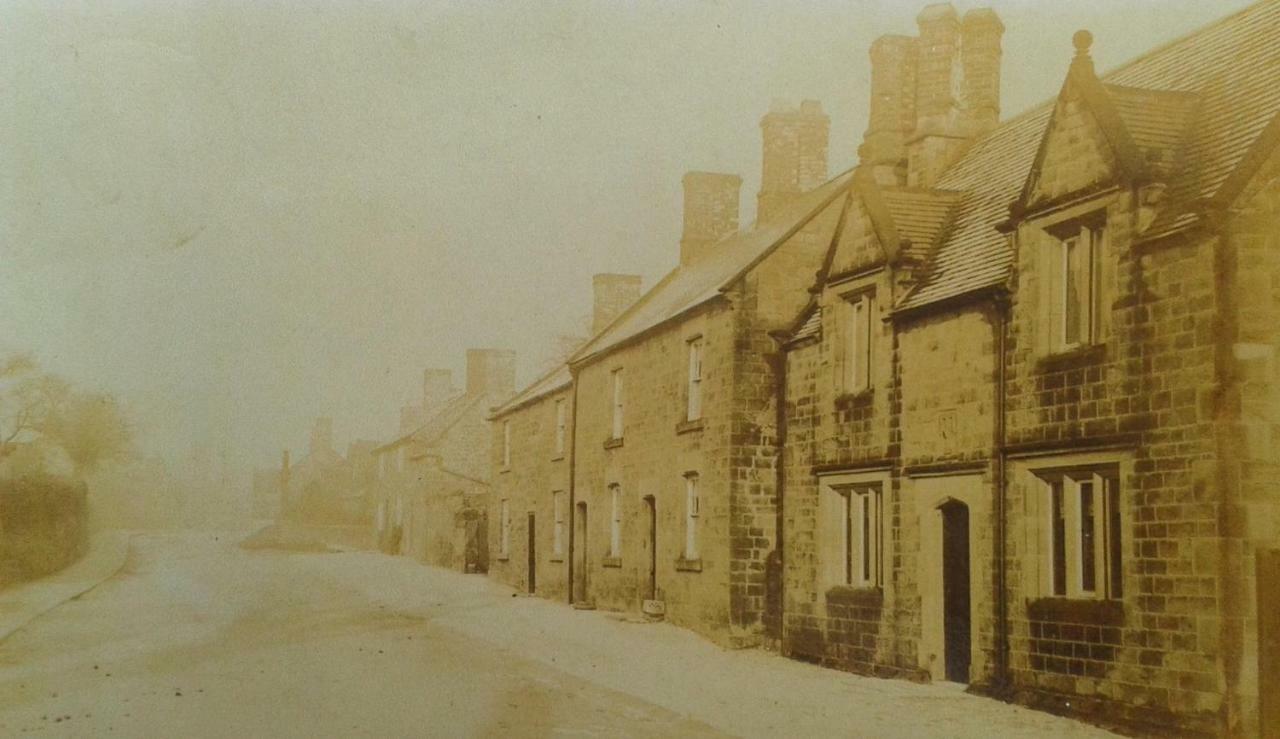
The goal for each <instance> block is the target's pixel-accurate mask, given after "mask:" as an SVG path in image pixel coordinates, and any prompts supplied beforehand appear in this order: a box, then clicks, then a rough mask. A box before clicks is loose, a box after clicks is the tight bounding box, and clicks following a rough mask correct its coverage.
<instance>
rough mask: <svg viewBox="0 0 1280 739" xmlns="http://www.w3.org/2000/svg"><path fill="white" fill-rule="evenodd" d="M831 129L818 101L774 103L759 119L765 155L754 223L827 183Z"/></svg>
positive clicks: (774, 213) (761, 220)
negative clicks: (828, 146)
mask: <svg viewBox="0 0 1280 739" xmlns="http://www.w3.org/2000/svg"><path fill="white" fill-rule="evenodd" d="M830 128H831V120H830V119H829V118H827V114H826V113H824V112H822V103H820V102H818V101H817V100H805V101H803V102H801V103H800V107H799V108H798V109H797V108H791V107H788V106H787V105H786V104H780V103H774V105H773V106H772V108H771V109H770V110H769V112H768V113H766V114H765V116H764V117H763V118H761V119H760V130H761V133H762V134H763V139H764V155H763V162H762V167H761V173H760V194H759V195H758V196H757V199H756V222H757V223H764V222H766V221H769V220H771V219H772V218H773V217H774V216H775V215H777V213H778V211H779V210H780V209H781V208H782V207H784V206H785V205H786V203H787V202H789V201H790V200H792V199H793V198H795V197H796V196H797V195H799V194H800V193H803V192H808V191H809V190H812V189H813V188H815V187H817V186H818V185H821V184H822V183H823V182H826V180H827V135H828V132H829V131H830Z"/></svg>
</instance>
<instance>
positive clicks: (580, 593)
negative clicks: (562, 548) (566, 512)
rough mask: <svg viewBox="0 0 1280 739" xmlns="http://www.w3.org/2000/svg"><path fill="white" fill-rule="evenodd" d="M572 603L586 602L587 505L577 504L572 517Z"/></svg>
mask: <svg viewBox="0 0 1280 739" xmlns="http://www.w3.org/2000/svg"><path fill="white" fill-rule="evenodd" d="M573 528H574V529H575V531H574V536H573V538H574V542H573V559H574V562H573V602H575V603H582V602H585V601H586V600H587V504H586V503H585V502H584V503H578V505H577V510H575V511H574V517H573Z"/></svg>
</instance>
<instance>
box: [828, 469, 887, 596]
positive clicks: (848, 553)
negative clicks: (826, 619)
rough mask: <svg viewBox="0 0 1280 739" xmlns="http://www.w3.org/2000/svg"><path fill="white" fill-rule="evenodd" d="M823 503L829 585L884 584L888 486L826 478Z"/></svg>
mask: <svg viewBox="0 0 1280 739" xmlns="http://www.w3.org/2000/svg"><path fill="white" fill-rule="evenodd" d="M820 491H821V500H820V501H819V516H820V518H821V521H820V536H821V538H822V549H821V551H822V553H823V567H822V569H823V571H824V572H825V573H826V577H825V579H826V581H827V585H828V586H841V585H843V586H848V587H858V588H878V587H882V586H883V585H884V565H883V561H884V492H883V491H884V483H883V481H882V480H880V479H876V478H870V479H868V478H867V477H866V476H857V475H842V476H836V477H832V478H828V479H823V480H822V484H821V486H820Z"/></svg>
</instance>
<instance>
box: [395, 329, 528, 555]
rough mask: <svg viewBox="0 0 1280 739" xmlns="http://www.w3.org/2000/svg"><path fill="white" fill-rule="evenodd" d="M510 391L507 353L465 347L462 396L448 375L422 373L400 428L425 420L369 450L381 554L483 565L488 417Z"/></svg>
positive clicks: (512, 376)
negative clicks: (419, 394) (417, 396)
mask: <svg viewBox="0 0 1280 739" xmlns="http://www.w3.org/2000/svg"><path fill="white" fill-rule="evenodd" d="M514 386H515V353H514V352H511V351H508V350H500V349H468V350H467V380H466V387H465V389H464V390H463V391H462V392H460V393H459V392H456V391H454V390H453V383H452V375H451V374H450V373H449V372H448V371H447V370H433V369H429V370H427V371H426V372H425V373H424V381H423V402H422V403H421V405H417V406H409V407H408V408H407V409H405V410H402V413H401V424H402V428H407V427H408V426H411V425H412V423H413V422H416V421H417V420H419V419H421V418H425V419H426V420H425V421H424V422H423V423H422V424H421V425H419V426H417V427H416V428H412V429H410V430H408V431H405V432H403V433H402V434H401V435H400V436H399V437H398V438H396V439H394V440H393V441H390V442H388V443H385V444H382V445H381V446H379V447H377V448H376V449H374V450H373V455H374V460H375V462H374V474H375V476H376V478H377V480H376V482H375V484H374V490H375V499H376V507H375V514H374V522H373V527H374V534H375V537H376V541H377V542H378V544H379V547H380V548H381V549H383V551H387V552H391V553H395V554H403V555H406V556H411V557H415V558H417V559H419V560H421V561H423V562H427V563H429V564H434V565H439V566H441V567H449V568H452V569H457V570H462V571H483V570H484V569H485V568H486V567H487V560H488V545H487V543H486V537H487V521H486V515H485V510H486V507H487V505H488V503H487V496H488V491H489V480H490V455H491V452H490V433H489V424H488V421H487V417H488V413H489V409H490V408H491V407H492V406H494V405H497V404H499V403H501V402H503V401H505V400H507V399H508V398H509V397H510V396H511V393H512V390H513V389H514Z"/></svg>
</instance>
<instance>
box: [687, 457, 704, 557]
mask: <svg viewBox="0 0 1280 739" xmlns="http://www.w3.org/2000/svg"><path fill="white" fill-rule="evenodd" d="M701 509H702V500H701V499H700V498H699V497H698V476H697V474H695V473H692V472H690V473H688V474H686V475H685V476H684V558H685V559H697V558H698V516H699V514H701V512H702V510H701Z"/></svg>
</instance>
